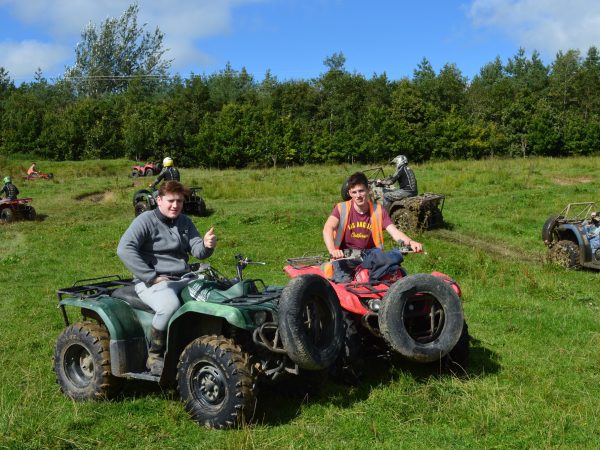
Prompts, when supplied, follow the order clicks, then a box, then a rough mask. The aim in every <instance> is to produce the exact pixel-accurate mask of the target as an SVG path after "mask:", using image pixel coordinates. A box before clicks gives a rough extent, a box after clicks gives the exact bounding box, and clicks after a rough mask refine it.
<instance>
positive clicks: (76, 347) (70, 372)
mask: <svg viewBox="0 0 600 450" xmlns="http://www.w3.org/2000/svg"><path fill="white" fill-rule="evenodd" d="M109 344H110V339H109V335H108V331H107V330H106V328H105V327H104V326H102V325H98V324H96V323H93V322H79V323H75V324H73V325H71V326H69V327H67V328H65V330H64V331H63V332H62V333H61V334H60V336H59V337H58V339H57V341H56V348H55V350H54V373H55V374H56V381H57V382H58V385H59V386H60V390H61V391H62V392H63V393H64V394H66V395H68V396H69V397H71V398H72V399H74V400H96V399H107V398H111V397H113V396H114V395H115V394H116V393H117V392H118V390H119V387H120V384H121V382H120V381H121V380H120V379H119V378H116V377H114V376H113V375H112V373H111V368H110V352H109Z"/></svg>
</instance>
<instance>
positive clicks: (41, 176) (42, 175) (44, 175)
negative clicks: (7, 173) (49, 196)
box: [23, 172, 54, 180]
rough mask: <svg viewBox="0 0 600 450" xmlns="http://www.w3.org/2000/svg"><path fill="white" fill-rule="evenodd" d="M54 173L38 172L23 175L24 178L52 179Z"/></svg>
mask: <svg viewBox="0 0 600 450" xmlns="http://www.w3.org/2000/svg"><path fill="white" fill-rule="evenodd" d="M53 178H54V174H53V173H52V172H48V173H46V172H37V173H36V174H35V175H34V174H32V175H26V176H24V177H23V179H24V180H38V179H39V180H52V179H53Z"/></svg>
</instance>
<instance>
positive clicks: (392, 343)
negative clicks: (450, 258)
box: [284, 247, 470, 377]
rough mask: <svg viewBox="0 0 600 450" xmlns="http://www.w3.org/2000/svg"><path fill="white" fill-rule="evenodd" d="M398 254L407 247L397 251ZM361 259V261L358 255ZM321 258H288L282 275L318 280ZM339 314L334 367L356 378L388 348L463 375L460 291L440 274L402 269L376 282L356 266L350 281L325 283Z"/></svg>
mask: <svg viewBox="0 0 600 450" xmlns="http://www.w3.org/2000/svg"><path fill="white" fill-rule="evenodd" d="M401 251H402V253H403V254H406V253H410V252H411V249H410V247H403V248H401ZM358 258H359V259H360V257H358ZM323 264H328V262H327V259H326V258H324V257H322V256H308V257H300V258H291V259H288V265H286V266H285V268H284V270H285V272H286V273H287V274H288V275H289V276H290V277H292V278H294V277H302V276H306V275H308V274H312V275H314V276H319V277H323V278H324V279H325V272H324V271H323V268H324V266H323ZM328 283H329V284H330V285H331V286H332V287H333V289H334V291H335V294H336V297H337V298H338V301H339V303H340V305H341V307H342V310H343V312H344V321H345V324H346V335H345V341H344V347H343V348H342V352H341V354H340V357H339V359H338V361H337V362H336V365H335V366H334V369H335V370H337V372H338V374H341V375H342V377H344V374H343V372H348V373H350V374H353V376H354V375H356V374H358V373H360V371H361V365H362V364H363V363H364V358H365V356H369V355H371V356H372V355H374V354H378V352H377V349H379V350H380V352H379V353H381V352H384V351H388V350H392V351H394V352H396V353H397V354H399V355H401V356H402V357H403V358H405V359H407V360H410V361H415V362H419V363H432V362H437V364H438V366H439V367H440V368H442V369H444V370H448V371H450V372H452V373H454V374H457V375H462V374H465V373H466V368H467V365H468V359H469V340H470V338H469V333H468V328H467V323H466V321H465V319H464V314H463V308H462V304H461V300H460V298H461V290H460V287H459V285H458V283H456V281H454V280H453V279H452V278H450V277H449V276H447V275H445V274H443V273H441V272H431V274H414V275H408V274H407V272H406V271H405V270H404V268H402V267H401V266H400V267H398V269H397V270H395V271H394V272H393V273H392V274H391V275H385V276H383V277H382V278H381V279H380V280H374V281H370V280H369V270H367V269H366V268H364V267H362V265H359V266H358V267H357V268H356V271H355V275H354V279H353V280H352V281H351V282H349V283H336V282H334V281H332V280H328Z"/></svg>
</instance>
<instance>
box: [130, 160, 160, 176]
mask: <svg viewBox="0 0 600 450" xmlns="http://www.w3.org/2000/svg"><path fill="white" fill-rule="evenodd" d="M158 172H160V170H159V169H158V166H157V165H156V164H154V163H146V164H144V165H143V166H142V165H134V166H131V176H132V177H134V178H136V177H151V176H153V175H154V174H155V173H158Z"/></svg>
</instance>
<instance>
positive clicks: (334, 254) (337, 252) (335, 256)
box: [329, 249, 344, 259]
mask: <svg viewBox="0 0 600 450" xmlns="http://www.w3.org/2000/svg"><path fill="white" fill-rule="evenodd" d="M329 256H331V259H340V258H343V257H344V251H343V250H339V249H334V250H333V251H330V252H329Z"/></svg>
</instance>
